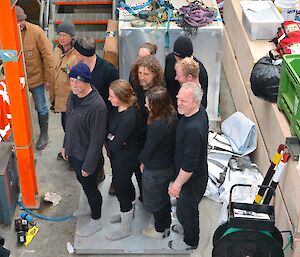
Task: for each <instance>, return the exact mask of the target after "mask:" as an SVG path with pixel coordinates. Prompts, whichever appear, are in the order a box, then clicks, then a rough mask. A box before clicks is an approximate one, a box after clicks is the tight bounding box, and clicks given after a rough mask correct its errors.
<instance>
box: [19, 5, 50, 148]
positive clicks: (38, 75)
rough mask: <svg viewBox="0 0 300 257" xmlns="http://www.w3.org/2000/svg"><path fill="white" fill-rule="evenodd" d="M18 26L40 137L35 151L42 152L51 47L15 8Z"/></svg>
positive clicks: (35, 27) (44, 36)
mask: <svg viewBox="0 0 300 257" xmlns="http://www.w3.org/2000/svg"><path fill="white" fill-rule="evenodd" d="M16 11H17V19H18V24H19V27H20V30H21V36H22V42H23V49H24V58H25V66H26V73H27V81H28V87H29V90H30V92H31V93H32V96H33V100H34V103H35V109H36V111H37V113H38V120H39V126H40V136H39V139H38V141H37V143H36V149H37V150H42V149H44V148H45V147H46V146H47V144H48V105H47V102H46V96H45V87H46V89H49V88H50V87H51V86H53V79H54V59H53V54H52V46H51V43H50V41H49V40H48V38H47V37H46V35H45V32H44V31H43V30H42V28H41V27H39V26H37V25H35V24H32V23H30V22H27V21H26V18H27V16H26V14H25V12H24V10H23V9H22V8H21V7H20V6H16Z"/></svg>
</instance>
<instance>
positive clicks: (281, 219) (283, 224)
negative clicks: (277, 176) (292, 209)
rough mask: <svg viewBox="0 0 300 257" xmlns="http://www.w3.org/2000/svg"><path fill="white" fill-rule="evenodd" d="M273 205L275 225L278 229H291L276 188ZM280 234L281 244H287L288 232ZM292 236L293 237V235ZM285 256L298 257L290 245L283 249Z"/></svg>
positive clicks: (280, 196) (284, 207)
mask: <svg viewBox="0 0 300 257" xmlns="http://www.w3.org/2000/svg"><path fill="white" fill-rule="evenodd" d="M274 206H275V217H276V222H275V225H276V227H277V228H278V229H279V231H293V227H292V224H291V221H290V218H289V215H288V212H287V210H286V206H285V203H284V201H283V198H282V194H281V192H280V190H278V189H277V190H276V195H275V200H274ZM281 235H282V238H283V245H284V246H285V245H287V242H288V237H289V235H290V233H282V234H281ZM293 236H294V237H295V235H293ZM294 247H295V245H294ZM285 256H293V257H300V256H299V255H295V251H293V250H292V248H291V247H288V248H287V249H286V250H285Z"/></svg>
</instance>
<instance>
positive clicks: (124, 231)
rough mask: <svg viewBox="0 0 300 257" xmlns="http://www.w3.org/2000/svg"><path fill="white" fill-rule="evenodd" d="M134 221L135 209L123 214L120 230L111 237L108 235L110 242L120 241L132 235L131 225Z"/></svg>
mask: <svg viewBox="0 0 300 257" xmlns="http://www.w3.org/2000/svg"><path fill="white" fill-rule="evenodd" d="M132 219H133V209H131V210H130V211H128V212H121V226H120V227H119V229H118V230H116V231H114V232H112V233H111V234H110V235H107V236H106V238H107V239H108V240H112V241H115V240H119V239H122V238H124V237H128V236H130V235H131V225H132Z"/></svg>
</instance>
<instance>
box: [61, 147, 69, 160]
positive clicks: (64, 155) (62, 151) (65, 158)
mask: <svg viewBox="0 0 300 257" xmlns="http://www.w3.org/2000/svg"><path fill="white" fill-rule="evenodd" d="M61 156H62V157H63V158H64V160H65V161H67V160H68V159H69V158H68V156H67V155H66V150H65V148H62V149H61Z"/></svg>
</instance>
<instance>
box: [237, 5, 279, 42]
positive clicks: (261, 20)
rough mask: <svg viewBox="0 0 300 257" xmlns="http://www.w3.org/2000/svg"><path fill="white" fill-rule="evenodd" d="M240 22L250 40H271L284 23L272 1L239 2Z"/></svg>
mask: <svg viewBox="0 0 300 257" xmlns="http://www.w3.org/2000/svg"><path fill="white" fill-rule="evenodd" d="M241 6H242V10H243V16H242V22H243V25H244V28H245V30H246V31H247V32H248V34H249V37H250V39H251V40H257V39H264V40H271V39H273V38H274V37H275V35H276V33H277V29H278V27H280V25H281V23H282V22H283V21H284V19H283V17H282V15H281V14H280V13H279V11H278V10H277V8H276V7H275V5H274V4H273V2H272V1H241Z"/></svg>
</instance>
